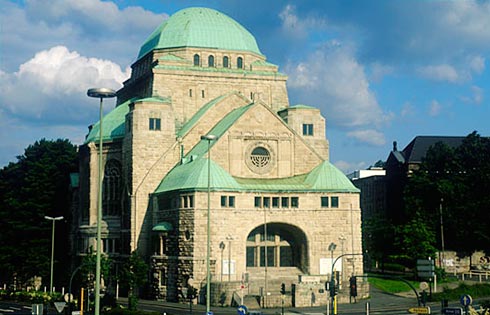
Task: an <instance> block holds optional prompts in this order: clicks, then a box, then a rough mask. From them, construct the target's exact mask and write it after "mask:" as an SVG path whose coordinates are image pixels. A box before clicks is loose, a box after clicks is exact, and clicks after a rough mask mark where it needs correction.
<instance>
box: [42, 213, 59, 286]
mask: <svg viewBox="0 0 490 315" xmlns="http://www.w3.org/2000/svg"><path fill="white" fill-rule="evenodd" d="M44 218H45V219H46V220H51V221H53V226H52V228H51V273H50V276H49V292H50V293H53V266H54V227H55V225H54V223H55V221H59V220H63V216H61V217H49V216H47V215H46V216H44Z"/></svg>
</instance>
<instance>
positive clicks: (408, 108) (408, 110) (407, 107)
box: [400, 102, 416, 117]
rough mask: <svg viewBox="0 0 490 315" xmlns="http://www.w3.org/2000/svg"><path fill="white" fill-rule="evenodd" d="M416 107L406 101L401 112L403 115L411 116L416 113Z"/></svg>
mask: <svg viewBox="0 0 490 315" xmlns="http://www.w3.org/2000/svg"><path fill="white" fill-rule="evenodd" d="M415 112H416V110H415V107H414V106H413V105H412V103H410V102H406V103H404V104H403V106H402V110H401V112H400V115H401V117H410V116H414V115H415Z"/></svg>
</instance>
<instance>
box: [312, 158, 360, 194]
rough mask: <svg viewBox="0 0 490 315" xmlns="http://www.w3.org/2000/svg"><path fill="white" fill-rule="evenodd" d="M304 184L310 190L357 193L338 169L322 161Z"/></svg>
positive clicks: (354, 187) (357, 190)
mask: <svg viewBox="0 0 490 315" xmlns="http://www.w3.org/2000/svg"><path fill="white" fill-rule="evenodd" d="M305 184H306V185H307V186H308V187H310V189H312V190H328V191H336V192H359V189H357V188H356V186H354V184H352V182H351V181H350V180H349V179H348V178H347V176H345V175H344V174H343V173H342V172H341V171H340V170H339V169H338V168H336V167H335V166H333V164H331V163H330V162H328V161H323V162H322V163H321V164H320V165H318V166H317V167H315V168H314V169H313V170H312V171H311V172H310V173H309V174H308V176H306V179H305Z"/></svg>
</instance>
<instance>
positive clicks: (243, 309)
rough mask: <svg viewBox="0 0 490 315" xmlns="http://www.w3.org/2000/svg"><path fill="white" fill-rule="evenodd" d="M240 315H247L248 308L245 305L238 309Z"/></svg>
mask: <svg viewBox="0 0 490 315" xmlns="http://www.w3.org/2000/svg"><path fill="white" fill-rule="evenodd" d="M236 310H237V312H238V315H247V313H248V310H247V307H246V306H245V305H240V306H239V307H238V308H237V309H236Z"/></svg>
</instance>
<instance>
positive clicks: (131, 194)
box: [74, 8, 363, 306]
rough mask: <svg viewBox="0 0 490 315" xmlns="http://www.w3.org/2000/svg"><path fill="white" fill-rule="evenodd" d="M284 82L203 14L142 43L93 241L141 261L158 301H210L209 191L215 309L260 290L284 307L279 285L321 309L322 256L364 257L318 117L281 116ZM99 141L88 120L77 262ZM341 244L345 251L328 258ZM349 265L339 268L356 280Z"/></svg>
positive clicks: (300, 302)
mask: <svg viewBox="0 0 490 315" xmlns="http://www.w3.org/2000/svg"><path fill="white" fill-rule="evenodd" d="M286 80H287V77H286V75H284V74H282V73H280V72H278V67H277V66H276V65H274V64H271V63H269V62H268V61H267V60H266V58H265V56H264V55H263V54H262V53H261V52H260V50H259V48H258V46H257V43H256V41H255V38H254V37H253V36H252V35H251V34H250V33H249V32H248V31H247V30H246V29H245V28H243V27H242V26H241V25H240V24H238V23H237V22H235V21H234V20H232V19H231V18H229V17H227V16H226V15H224V14H222V13H220V12H217V11H214V10H211V9H206V8H189V9H185V10H182V11H179V12H177V13H175V14H174V15H172V16H171V17H170V18H169V19H168V20H167V21H165V22H164V23H163V24H162V25H161V26H159V27H158V28H157V29H156V30H155V31H154V32H153V34H151V35H150V37H149V38H148V39H147V40H146V41H145V42H144V44H143V45H142V47H141V50H140V52H139V55H138V58H137V60H136V62H135V63H134V64H133V65H132V74H131V78H130V79H128V80H127V81H126V82H124V87H123V88H122V89H120V90H119V91H118V92H117V96H118V99H117V106H116V108H114V109H113V110H112V111H111V112H110V113H108V114H107V115H106V116H105V117H104V120H103V126H104V128H103V135H102V137H103V139H104V146H103V149H104V157H103V158H104V164H105V167H104V170H105V171H104V184H103V186H104V190H103V193H104V196H103V225H102V238H103V244H104V251H105V252H106V253H107V254H109V255H111V256H112V257H114V258H115V259H117V257H119V256H121V255H128V254H129V253H130V252H132V251H138V252H139V253H141V254H142V255H144V257H146V258H147V260H148V262H149V263H150V264H151V268H152V271H151V275H152V277H153V278H152V288H153V291H152V292H153V294H154V296H155V298H160V299H166V300H171V301H176V300H181V299H183V298H184V295H185V290H186V287H187V281H188V279H189V278H192V279H194V286H195V287H197V288H198V289H199V291H200V297H201V298H202V297H203V295H204V293H205V291H206V290H204V286H205V283H206V257H207V231H208V230H207V207H208V187H209V194H210V195H209V196H210V234H211V239H210V246H211V253H210V259H211V274H212V286H211V292H212V293H211V294H212V303H213V304H218V302H219V301H220V299H221V298H223V300H222V301H224V303H225V304H230V303H232V302H233V297H236V296H241V295H242V294H243V295H246V296H259V295H260V293H261V292H262V293H264V292H266V291H267V292H270V293H271V294H270V295H269V296H268V297H267V298H266V299H267V300H268V301H267V302H266V304H267V306H273V305H280V303H281V299H280V295H279V289H280V284H281V283H283V282H284V283H286V284H287V288H288V292H290V293H289V294H288V298H287V300H286V305H290V304H294V305H296V306H306V305H308V306H310V305H312V304H314V305H320V304H325V302H326V293H325V292H323V290H320V289H323V283H324V281H326V280H327V279H328V277H329V276H330V273H331V271H330V270H331V263H332V257H333V258H335V257H338V256H340V255H341V254H342V253H360V252H361V218H360V206H359V190H358V189H357V188H356V187H355V186H354V185H353V184H352V183H351V182H350V181H349V180H348V179H347V177H346V176H344V175H343V174H342V172H340V171H339V170H338V169H337V168H335V167H334V166H333V165H332V164H331V163H330V162H329V144H328V141H327V139H326V138H325V128H326V124H325V119H324V118H323V117H322V116H321V114H320V111H319V110H318V109H316V108H314V107H310V106H306V105H296V106H289V99H288V94H287V88H286ZM203 135H214V136H216V137H217V138H216V140H213V141H210V140H202V139H201V136H203ZM98 139H99V123H96V124H94V125H93V126H92V127H91V128H90V132H89V134H88V135H87V138H86V142H85V144H84V145H83V146H82V147H81V149H80V157H81V164H80V176H79V178H80V188H79V192H80V198H79V200H80V204H79V207H78V209H79V211H78V213H76V214H75V215H74V221H75V224H76V225H77V229H76V231H75V233H74V239H76V240H77V242H76V244H78V246H77V248H76V251H77V253H79V254H83V253H84V252H86V250H87V248H88V247H89V246H94V247H95V236H96V235H95V230H96V213H97V189H98V188H97V187H98V186H97V175H98V173H97V172H98V160H97V155H98ZM208 141H209V142H208ZM209 157H210V158H209ZM208 163H209V164H208ZM208 167H209V169H208ZM208 170H210V174H211V176H210V177H208ZM208 183H209V186H208ZM341 235H342V236H344V238H345V239H346V243H345V244H346V245H345V246H342V247H343V250H344V252H342V253H341V250H340V246H337V249H336V250H334V251H329V250H328V248H329V244H331V243H332V242H338V240H339V237H340V236H341ZM353 257H354V258H353V259H350V260H349V262H347V260H346V261H345V262H344V264H342V260H340V261H339V262H338V263H337V264H336V268H335V269H336V270H338V271H339V270H340V269H341V267H342V265H343V269H344V270H343V274H345V275H352V274H356V275H360V274H362V273H363V271H362V265H363V264H362V256H353ZM266 265H267V268H266V267H265V266H266ZM299 279H302V281H300V280H299ZM242 280H243V281H244V286H245V288H244V289H240V288H241V285H242ZM359 281H361V280H359ZM320 291H321V292H320ZM312 294H313V295H312ZM341 294H342V297H343V298H345V297H346V296H347V294H348V293H347V291H343V292H342V293H341ZM314 295H316V296H314Z"/></svg>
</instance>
